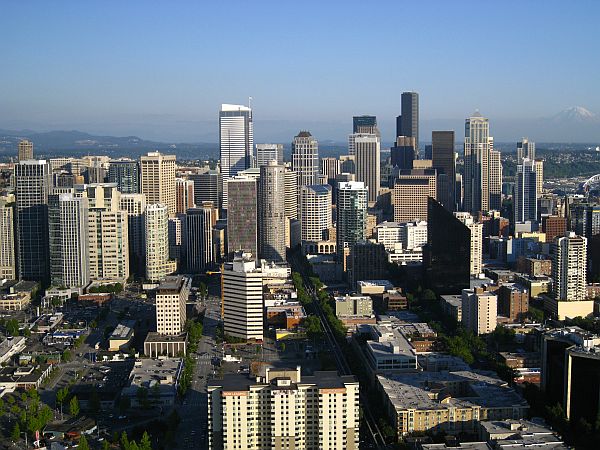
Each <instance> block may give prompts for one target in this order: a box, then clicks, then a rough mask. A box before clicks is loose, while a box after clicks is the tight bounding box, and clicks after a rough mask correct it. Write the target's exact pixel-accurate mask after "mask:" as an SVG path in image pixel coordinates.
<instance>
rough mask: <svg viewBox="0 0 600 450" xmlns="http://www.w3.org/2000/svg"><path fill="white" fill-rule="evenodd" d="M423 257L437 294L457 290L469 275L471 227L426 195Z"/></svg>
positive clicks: (466, 281) (465, 282) (461, 288)
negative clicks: (425, 241) (425, 228)
mask: <svg viewBox="0 0 600 450" xmlns="http://www.w3.org/2000/svg"><path fill="white" fill-rule="evenodd" d="M424 258H425V260H426V264H427V278H428V281H429V285H430V287H431V288H432V289H433V290H434V291H435V292H437V293H438V294H439V295H442V294H460V293H462V290H463V289H468V288H469V285H470V278H471V230H469V228H468V227H467V226H465V225H464V224H463V223H462V222H461V221H460V220H458V219H457V218H456V217H454V214H452V213H451V212H450V211H448V210H447V209H445V208H444V207H443V206H442V204H441V203H439V202H438V201H436V200H434V199H433V198H431V197H430V198H429V200H428V211H427V246H426V249H425V254H424Z"/></svg>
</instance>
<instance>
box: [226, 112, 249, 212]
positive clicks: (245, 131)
mask: <svg viewBox="0 0 600 450" xmlns="http://www.w3.org/2000/svg"><path fill="white" fill-rule="evenodd" d="M219 142H220V160H221V177H222V178H221V182H222V186H223V188H222V195H223V200H222V201H223V205H222V208H223V209H224V210H227V208H228V193H227V189H228V187H227V182H228V181H229V180H230V179H231V178H233V177H235V176H237V175H238V174H239V173H240V172H241V171H242V170H246V169H248V168H249V167H252V151H253V149H254V126H253V124H252V110H251V109H250V108H248V107H246V106H242V105H227V104H223V105H221V111H220V112H219Z"/></svg>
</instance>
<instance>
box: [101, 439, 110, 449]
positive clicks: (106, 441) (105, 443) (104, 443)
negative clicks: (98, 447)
mask: <svg viewBox="0 0 600 450" xmlns="http://www.w3.org/2000/svg"><path fill="white" fill-rule="evenodd" d="M102 450H110V444H109V443H108V440H106V439H105V440H103V441H102Z"/></svg>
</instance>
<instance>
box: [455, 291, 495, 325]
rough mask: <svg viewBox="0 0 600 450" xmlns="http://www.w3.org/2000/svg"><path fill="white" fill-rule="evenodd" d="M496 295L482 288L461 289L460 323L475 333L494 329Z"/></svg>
mask: <svg viewBox="0 0 600 450" xmlns="http://www.w3.org/2000/svg"><path fill="white" fill-rule="evenodd" d="M497 320H498V297H497V296H496V294H494V293H492V292H489V291H485V290H484V289H483V288H475V289H463V291H462V323H463V325H464V327H465V328H466V329H467V330H471V331H473V333H475V334H478V335H479V334H487V333H491V332H492V331H494V330H495V329H496V325H497Z"/></svg>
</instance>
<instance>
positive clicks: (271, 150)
mask: <svg viewBox="0 0 600 450" xmlns="http://www.w3.org/2000/svg"><path fill="white" fill-rule="evenodd" d="M270 161H277V164H280V165H283V144H256V167H260V166H266V165H267V164H269V162H270Z"/></svg>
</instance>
